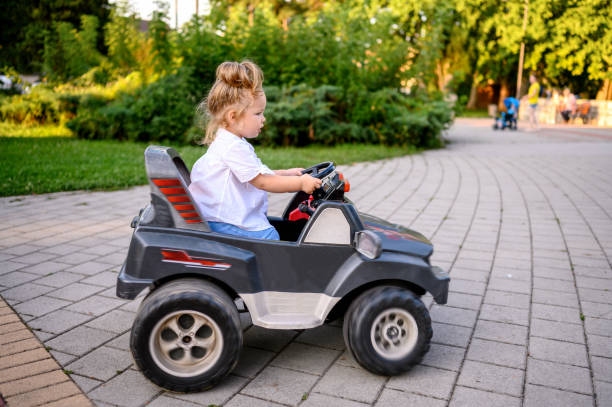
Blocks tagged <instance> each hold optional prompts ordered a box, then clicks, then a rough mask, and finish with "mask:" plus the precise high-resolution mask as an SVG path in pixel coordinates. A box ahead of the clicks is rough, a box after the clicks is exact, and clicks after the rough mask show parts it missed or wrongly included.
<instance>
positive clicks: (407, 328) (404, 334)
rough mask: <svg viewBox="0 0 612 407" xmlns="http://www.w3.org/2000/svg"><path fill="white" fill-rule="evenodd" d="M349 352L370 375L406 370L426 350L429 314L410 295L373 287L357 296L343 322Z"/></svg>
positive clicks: (416, 361)
mask: <svg viewBox="0 0 612 407" xmlns="http://www.w3.org/2000/svg"><path fill="white" fill-rule="evenodd" d="M343 331H344V337H345V342H346V346H347V348H349V352H350V353H351V355H352V356H353V357H354V358H355V360H356V361H357V362H359V364H360V365H361V366H363V367H364V368H365V369H367V370H369V371H371V372H372V373H376V374H380V375H385V376H392V375H397V374H401V373H403V372H406V371H408V370H410V368H411V367H412V366H414V365H416V364H417V363H419V362H420V361H421V360H422V359H423V356H424V355H425V354H426V353H427V351H428V350H429V343H430V341H431V336H432V329H431V319H430V317H429V312H428V311H427V308H425V305H424V304H423V302H422V301H421V300H420V299H419V298H418V297H417V296H416V295H415V294H414V293H412V292H411V291H409V290H406V289H403V288H400V287H390V286H385V287H377V288H373V289H371V290H368V291H366V292H365V293H363V294H362V295H361V296H359V297H358V298H357V299H356V300H355V301H354V303H353V304H351V307H350V308H349V310H348V312H347V314H346V316H345V319H344V326H343Z"/></svg>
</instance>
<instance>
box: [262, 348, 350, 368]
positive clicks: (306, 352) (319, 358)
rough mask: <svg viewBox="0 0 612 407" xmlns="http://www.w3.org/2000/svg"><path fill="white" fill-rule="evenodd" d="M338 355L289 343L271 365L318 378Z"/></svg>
mask: <svg viewBox="0 0 612 407" xmlns="http://www.w3.org/2000/svg"><path fill="white" fill-rule="evenodd" d="M338 355H340V351H336V350H331V349H324V348H320V347H315V346H309V345H303V344H301V343H290V344H289V346H287V347H286V348H285V349H284V350H283V351H282V352H281V353H280V354H279V355H278V356H277V357H276V358H275V359H274V360H273V361H272V362H271V365H273V366H277V367H284V368H287V369H293V370H299V371H302V372H305V373H310V374H316V375H319V376H320V375H322V374H323V372H325V370H327V368H328V367H329V366H331V364H332V363H333V362H334V360H336V359H337V358H338Z"/></svg>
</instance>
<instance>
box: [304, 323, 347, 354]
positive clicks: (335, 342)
mask: <svg viewBox="0 0 612 407" xmlns="http://www.w3.org/2000/svg"><path fill="white" fill-rule="evenodd" d="M295 340H296V342H301V343H306V344H309V345H316V346H321V347H324V348H329V349H335V350H344V347H345V345H344V338H343V336H342V328H340V327H335V326H330V325H322V326H320V327H317V328H313V329H306V330H304V332H302V333H301V334H299V335H298V336H297V338H295Z"/></svg>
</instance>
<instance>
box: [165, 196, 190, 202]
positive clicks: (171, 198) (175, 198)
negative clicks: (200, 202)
mask: <svg viewBox="0 0 612 407" xmlns="http://www.w3.org/2000/svg"><path fill="white" fill-rule="evenodd" d="M167 198H168V200H169V201H170V202H189V203H191V199H189V197H188V196H186V195H183V196H169V197H167Z"/></svg>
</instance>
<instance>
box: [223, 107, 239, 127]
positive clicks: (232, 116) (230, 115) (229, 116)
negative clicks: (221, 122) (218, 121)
mask: <svg viewBox="0 0 612 407" xmlns="http://www.w3.org/2000/svg"><path fill="white" fill-rule="evenodd" d="M236 116H237V113H236V111H235V110H232V109H230V110H228V111H227V112H225V117H224V119H225V121H226V122H227V123H229V124H234V122H235V121H236Z"/></svg>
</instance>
